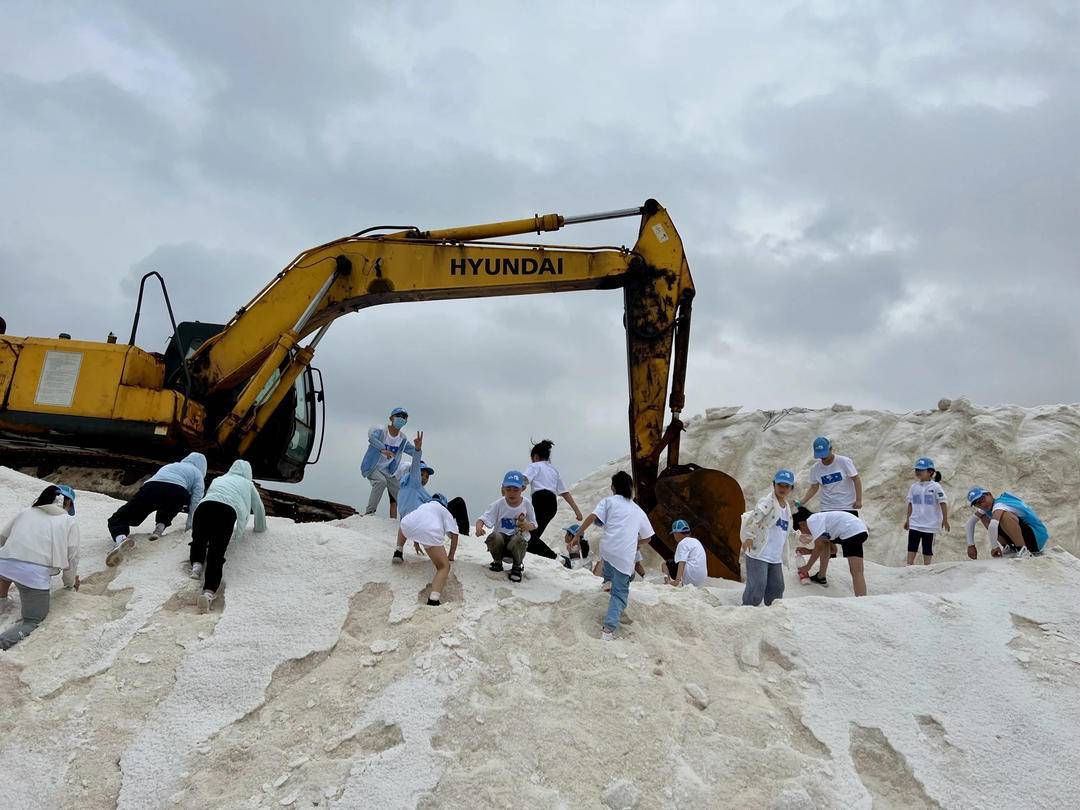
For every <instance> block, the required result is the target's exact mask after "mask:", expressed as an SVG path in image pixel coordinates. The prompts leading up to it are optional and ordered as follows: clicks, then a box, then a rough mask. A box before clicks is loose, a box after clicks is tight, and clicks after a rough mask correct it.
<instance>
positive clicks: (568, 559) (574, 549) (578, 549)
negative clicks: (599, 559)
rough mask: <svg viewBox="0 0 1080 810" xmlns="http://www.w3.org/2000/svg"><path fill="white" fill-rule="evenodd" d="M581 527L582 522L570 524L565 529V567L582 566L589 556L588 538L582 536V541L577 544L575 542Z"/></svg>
mask: <svg viewBox="0 0 1080 810" xmlns="http://www.w3.org/2000/svg"><path fill="white" fill-rule="evenodd" d="M580 528H581V524H580V523H571V524H570V525H569V526H567V527H566V528H565V529H563V543H564V544H565V545H566V554H564V555H563V557H562V564H563V567H564V568H576V567H579V566H582V565H584V564H585V561H586V560H587V559H588V558H589V541H588V540H586V539H585V538H584V537H582V538H581V543H579V544H577V545H575V544H574V536H575V535H577V533H578V529H580ZM575 563H576V565H575Z"/></svg>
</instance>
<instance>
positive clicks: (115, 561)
mask: <svg viewBox="0 0 1080 810" xmlns="http://www.w3.org/2000/svg"><path fill="white" fill-rule="evenodd" d="M133 548H135V538H134V537H128V536H126V535H123V534H122V535H120V536H119V537H117V538H116V539H115V540H113V549H112V551H110V552H109V553H108V554H106V555H105V565H107V566H109V568H112V567H113V566H116V565H119V564H120V561H121V560H123V559H124V555H125V554H127V553H128V552H129V551H131V550H132V549H133Z"/></svg>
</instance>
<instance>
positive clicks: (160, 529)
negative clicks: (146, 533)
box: [150, 523, 165, 540]
mask: <svg viewBox="0 0 1080 810" xmlns="http://www.w3.org/2000/svg"><path fill="white" fill-rule="evenodd" d="M163 534H165V524H164V523H158V524H157V525H156V526H154V530H153V531H152V532H150V539H151V540H157V539H158V538H159V537H161V535H163Z"/></svg>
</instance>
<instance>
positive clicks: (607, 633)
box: [600, 627, 615, 641]
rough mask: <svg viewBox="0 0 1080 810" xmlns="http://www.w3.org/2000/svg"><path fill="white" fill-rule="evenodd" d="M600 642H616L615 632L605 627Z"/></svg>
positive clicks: (601, 632)
mask: <svg viewBox="0 0 1080 810" xmlns="http://www.w3.org/2000/svg"><path fill="white" fill-rule="evenodd" d="M600 640H601V641H614V640H615V631H614V630H609V629H608V628H606V627H605V628H604V629H603V630H601V631H600Z"/></svg>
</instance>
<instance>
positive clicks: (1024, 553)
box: [1016, 548, 1031, 560]
mask: <svg viewBox="0 0 1080 810" xmlns="http://www.w3.org/2000/svg"><path fill="white" fill-rule="evenodd" d="M1030 556H1031V552H1030V551H1028V550H1027V549H1026V548H1022V549H1020V550H1019V551H1017V552H1016V559H1018V560H1022V559H1024V558H1025V557H1030Z"/></svg>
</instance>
